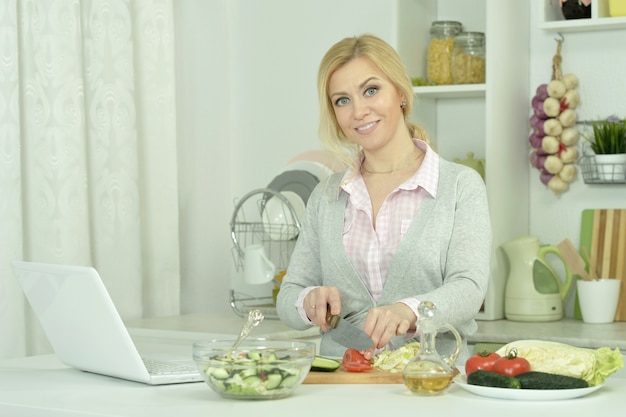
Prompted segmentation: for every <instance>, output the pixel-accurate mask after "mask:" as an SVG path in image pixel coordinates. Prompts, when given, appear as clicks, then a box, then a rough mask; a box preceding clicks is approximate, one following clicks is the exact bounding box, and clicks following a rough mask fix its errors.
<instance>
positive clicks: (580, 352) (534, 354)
mask: <svg viewBox="0 0 626 417" xmlns="http://www.w3.org/2000/svg"><path fill="white" fill-rule="evenodd" d="M513 349H515V350H516V351H517V356H519V357H522V358H525V359H526V360H527V361H528V362H530V366H531V370H533V371H539V372H548V373H552V374H558V375H566V376H572V377H575V378H581V379H584V380H585V381H587V382H588V383H589V385H590V386H593V385H598V384H601V383H603V382H604V380H605V379H606V378H607V377H609V376H610V375H612V374H614V373H615V372H617V371H618V370H620V369H622V368H623V367H624V357H623V356H622V354H621V352H620V351H619V349H614V350H611V349H610V348H608V347H602V348H599V349H587V348H580V347H576V346H571V345H568V344H565V343H559V342H549V341H543V340H518V341H515V342H511V343H508V344H506V345H504V346H502V347H501V348H500V349H498V350H497V351H496V353H498V354H499V355H501V356H505V355H507V354H508V353H509V352H510V351H511V350H513Z"/></svg>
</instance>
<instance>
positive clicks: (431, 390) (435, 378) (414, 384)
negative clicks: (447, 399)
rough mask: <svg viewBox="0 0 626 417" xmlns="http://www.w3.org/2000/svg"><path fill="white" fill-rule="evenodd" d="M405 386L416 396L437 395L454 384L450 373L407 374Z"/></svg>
mask: <svg viewBox="0 0 626 417" xmlns="http://www.w3.org/2000/svg"><path fill="white" fill-rule="evenodd" d="M403 377H404V385H406V387H407V388H408V389H409V391H411V392H412V393H414V394H426V395H436V394H441V393H443V392H445V391H446V389H448V387H449V386H450V383H451V382H452V375H450V374H449V373H445V372H442V373H436V374H413V375H412V374H405V375H404V376H403Z"/></svg>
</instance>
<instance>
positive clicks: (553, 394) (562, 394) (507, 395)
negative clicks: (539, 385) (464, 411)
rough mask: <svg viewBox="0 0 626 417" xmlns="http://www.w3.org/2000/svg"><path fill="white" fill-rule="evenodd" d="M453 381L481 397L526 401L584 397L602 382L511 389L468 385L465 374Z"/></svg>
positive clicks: (598, 387)
mask: <svg viewBox="0 0 626 417" xmlns="http://www.w3.org/2000/svg"><path fill="white" fill-rule="evenodd" d="M453 381H454V383H455V384H457V385H458V386H460V387H461V388H463V389H465V390H467V391H469V392H471V393H472V394H476V395H480V396H483V397H490V398H499V399H503V400H526V401H546V400H567V399H571V398H578V397H584V396H585V395H589V394H591V393H592V392H594V391H597V390H599V389H600V388H602V387H603V386H604V384H600V385H596V386H593V387H589V388H576V389H547V390H540V389H512V388H492V387H482V386H480V385H470V384H468V383H467V380H466V378H465V375H457V376H456V377H454V379H453Z"/></svg>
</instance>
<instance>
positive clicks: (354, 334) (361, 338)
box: [327, 315, 374, 351]
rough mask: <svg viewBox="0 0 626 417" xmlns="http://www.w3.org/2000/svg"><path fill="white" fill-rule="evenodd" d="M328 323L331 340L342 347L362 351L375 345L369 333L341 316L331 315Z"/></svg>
mask: <svg viewBox="0 0 626 417" xmlns="http://www.w3.org/2000/svg"><path fill="white" fill-rule="evenodd" d="M327 322H328V332H330V337H331V339H333V340H334V341H335V342H337V343H339V344H340V345H342V346H345V347H347V348H352V349H356V350H359V351H361V350H365V349H369V348H371V347H372V346H373V345H374V342H372V339H371V338H370V337H369V336H368V335H367V333H365V332H364V331H363V330H361V329H359V328H358V327H357V326H355V325H354V324H351V323H349V322H347V321H345V320H343V319H342V318H341V317H339V316H331V315H329V317H328V320H327Z"/></svg>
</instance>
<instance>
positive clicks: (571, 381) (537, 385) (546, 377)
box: [515, 371, 589, 389]
mask: <svg viewBox="0 0 626 417" xmlns="http://www.w3.org/2000/svg"><path fill="white" fill-rule="evenodd" d="M515 377H516V378H517V379H518V380H519V382H520V384H521V385H522V389H576V388H587V387H588V386H589V383H588V382H587V381H585V380H584V379H581V378H575V377H572V376H566V375H556V374H550V373H546V372H537V371H531V372H525V373H523V374H519V375H516V376H515Z"/></svg>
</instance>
